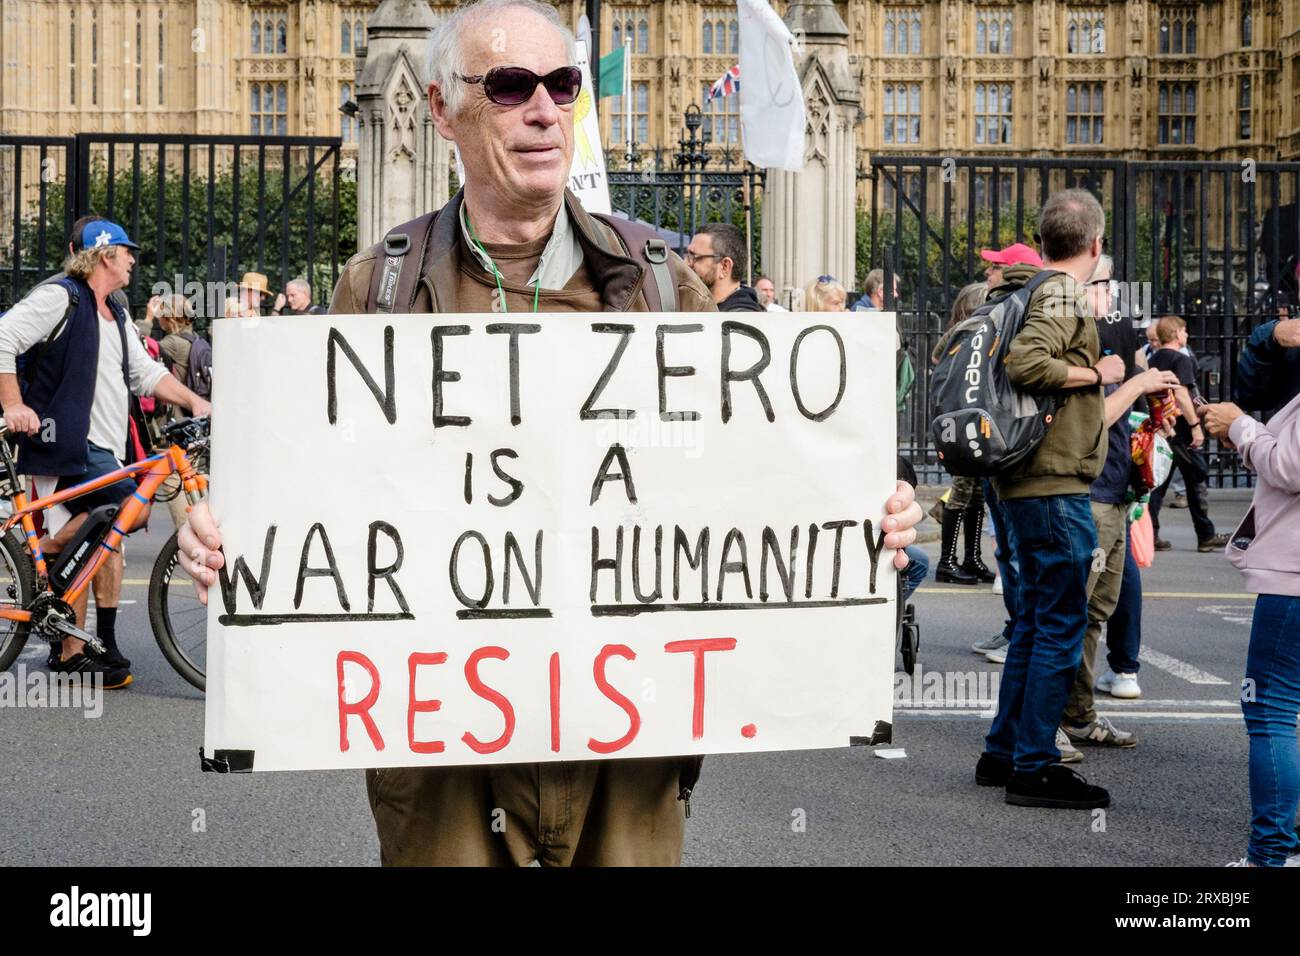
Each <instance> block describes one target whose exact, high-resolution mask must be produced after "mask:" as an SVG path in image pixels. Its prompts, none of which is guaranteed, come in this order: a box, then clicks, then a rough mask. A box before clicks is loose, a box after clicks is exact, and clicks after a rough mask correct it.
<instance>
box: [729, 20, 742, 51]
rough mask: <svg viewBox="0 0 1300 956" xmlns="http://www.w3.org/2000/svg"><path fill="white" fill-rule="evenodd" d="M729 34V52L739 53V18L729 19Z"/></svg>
mask: <svg viewBox="0 0 1300 956" xmlns="http://www.w3.org/2000/svg"><path fill="white" fill-rule="evenodd" d="M730 35H731V52H732V53H739V52H740V21H739V20H732V21H731V29H730Z"/></svg>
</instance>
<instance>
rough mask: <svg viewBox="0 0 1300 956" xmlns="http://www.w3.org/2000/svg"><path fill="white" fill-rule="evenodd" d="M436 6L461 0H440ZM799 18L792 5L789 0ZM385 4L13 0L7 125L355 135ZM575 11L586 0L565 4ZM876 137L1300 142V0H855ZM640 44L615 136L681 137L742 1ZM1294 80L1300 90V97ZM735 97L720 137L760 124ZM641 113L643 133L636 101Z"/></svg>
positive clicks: (717, 112)
mask: <svg viewBox="0 0 1300 956" xmlns="http://www.w3.org/2000/svg"><path fill="white" fill-rule="evenodd" d="M431 5H432V7H433V9H434V11H435V12H443V11H445V10H447V9H450V8H451V7H452V6H454V4H452V3H448V2H439V0H431ZM774 5H775V7H776V8H777V11H778V12H780V13H784V12H785V10H786V8H787V7H788V5H789V4H788V2H786V0H776V2H775V4H774ZM374 6H375V3H373V2H370V3H364V2H363V3H358V2H337V0H292V2H290V0H286V2H281V3H262V2H256V0H165V2H164V0H0V10H2V11H3V15H2V16H0V51H2V54H0V55H2V58H3V63H2V64H0V133H11V134H35V135H67V134H70V133H73V132H77V131H92V130H93V131H97V132H142V133H160V132H169V133H198V134H232V133H243V134H254V135H256V134H268V133H269V134H284V133H289V134H294V135H325V136H342V137H343V139H344V140H345V142H351V141H354V140H355V138H356V128H355V123H354V122H353V121H352V120H350V119H349V117H348V116H347V115H345V114H343V113H341V112H340V111H339V109H338V107H339V105H341V104H342V103H344V102H347V101H348V100H350V99H351V98H352V89H353V87H352V84H353V78H354V67H355V64H354V56H355V54H356V53H357V51H358V49H359V48H360V47H362V46H364V43H365V23H366V18H367V16H368V14H369V13H370V11H371V10H372V9H373V7H374ZM558 6H559V7H560V8H561V15H562V16H563V17H564V18H565V20H566V21H568V22H576V19H577V17H578V14H579V13H580V12H581V11H582V10H583V9H585V3H584V2H582V0H559V3H558ZM836 7H837V8H838V10H839V12H840V15H841V16H842V17H843V19H844V22H845V23H846V24H847V25H848V28H849V32H850V38H849V42H850V51H851V62H852V64H853V66H854V68H855V69H856V71H857V73H858V75H859V77H860V78H861V86H862V114H861V116H860V120H861V122H860V124H859V126H858V129H857V138H858V145H859V147H860V149H861V151H862V152H863V153H864V154H868V153H902V154H916V153H927V154H935V153H944V154H962V155H971V154H974V155H979V154H987V155H998V154H1005V155H1025V154H1038V155H1054V156H1068V155H1084V156H1108V157H1129V158H1146V159H1158V158H1162V157H1169V156H1176V157H1184V158H1213V159H1235V158H1237V157H1246V158H1255V159H1260V160H1269V159H1279V158H1281V159H1293V158H1296V159H1300V0H1210V2H1154V0H1127V2H1104V0H1093V2H1087V0H1079V2H1061V0H1035V2H1001V3H996V2H968V0H921V2H905V0H893V2H874V0H849V2H839V3H837V4H836ZM602 10H603V13H602V24H601V26H602V29H601V34H602V39H601V46H602V50H604V51H608V50H610V49H612V48H613V47H615V46H620V45H622V44H623V42H624V40H625V39H626V40H628V41H630V45H631V49H632V54H633V55H632V71H633V79H632V93H631V103H630V107H631V109H630V111H627V110H626V109H625V104H623V103H622V101H621V99H620V98H613V99H605V100H603V101H602V112H603V114H604V117H603V123H604V130H605V135H606V140H607V143H610V144H617V143H622V142H623V141H624V140H625V139H626V138H628V136H629V133H630V138H632V139H633V140H635V141H636V142H637V143H639V144H640V145H641V146H658V145H664V146H668V147H672V146H674V145H675V144H676V140H677V137H678V135H679V132H680V130H681V115H682V111H683V110H684V109H685V108H686V107H687V106H688V105H689V104H691V103H698V104H700V105H703V104H704V99H705V93H706V91H707V89H708V86H709V84H711V83H712V82H713V81H714V80H716V79H717V78H718V77H719V76H721V75H722V73H723V71H725V70H726V69H727V68H728V67H730V66H731V65H733V64H734V63H735V62H737V42H738V28H737V22H736V7H735V5H734V4H712V3H707V2H703V3H701V2H690V3H688V2H684V0H649V2H644V3H639V4H618V3H605V4H603V5H602ZM1288 91H1289V92H1288ZM736 105H737V101H736V98H735V97H729V98H727V99H724V100H721V101H716V100H715V101H714V102H713V103H712V104H710V106H711V108H710V109H709V110H708V113H707V114H706V123H705V130H706V131H707V132H709V133H710V136H711V141H712V144H713V148H714V149H721V148H723V147H725V146H726V145H736V144H738V140H739V135H740V131H739V121H738V116H737V112H736ZM628 112H630V130H629V129H625V128H624V124H625V123H626V122H628V120H627V119H626V118H625V114H626V113H628Z"/></svg>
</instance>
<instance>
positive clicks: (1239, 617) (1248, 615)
mask: <svg viewBox="0 0 1300 956" xmlns="http://www.w3.org/2000/svg"><path fill="white" fill-rule="evenodd" d="M1196 610H1197V611H1199V612H1200V613H1202V614H1213V615H1215V616H1216V617H1221V618H1223V619H1224V620H1225V621H1231V622H1232V623H1233V624H1244V625H1246V627H1250V625H1251V623H1252V621H1253V620H1254V609H1253V608H1250V607H1243V606H1242V605H1240V604H1210V605H1207V606H1205V607H1198V608H1197V609H1196Z"/></svg>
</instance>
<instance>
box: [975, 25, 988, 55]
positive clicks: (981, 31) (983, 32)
mask: <svg viewBox="0 0 1300 956" xmlns="http://www.w3.org/2000/svg"><path fill="white" fill-rule="evenodd" d="M988 48H989V47H988V30H987V28H986V27H985V26H984V20H983V19H982V18H981V19H980V21H979V22H978V23H976V24H975V52H976V53H987V52H988Z"/></svg>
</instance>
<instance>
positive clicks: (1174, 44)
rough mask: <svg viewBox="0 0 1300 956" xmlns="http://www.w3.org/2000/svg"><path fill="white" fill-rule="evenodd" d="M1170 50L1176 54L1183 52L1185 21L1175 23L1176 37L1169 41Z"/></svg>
mask: <svg viewBox="0 0 1300 956" xmlns="http://www.w3.org/2000/svg"><path fill="white" fill-rule="evenodd" d="M1169 49H1170V50H1171V51H1172V52H1174V53H1182V52H1183V21H1182V20H1175V21H1174V35H1173V36H1172V37H1170V39H1169Z"/></svg>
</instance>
